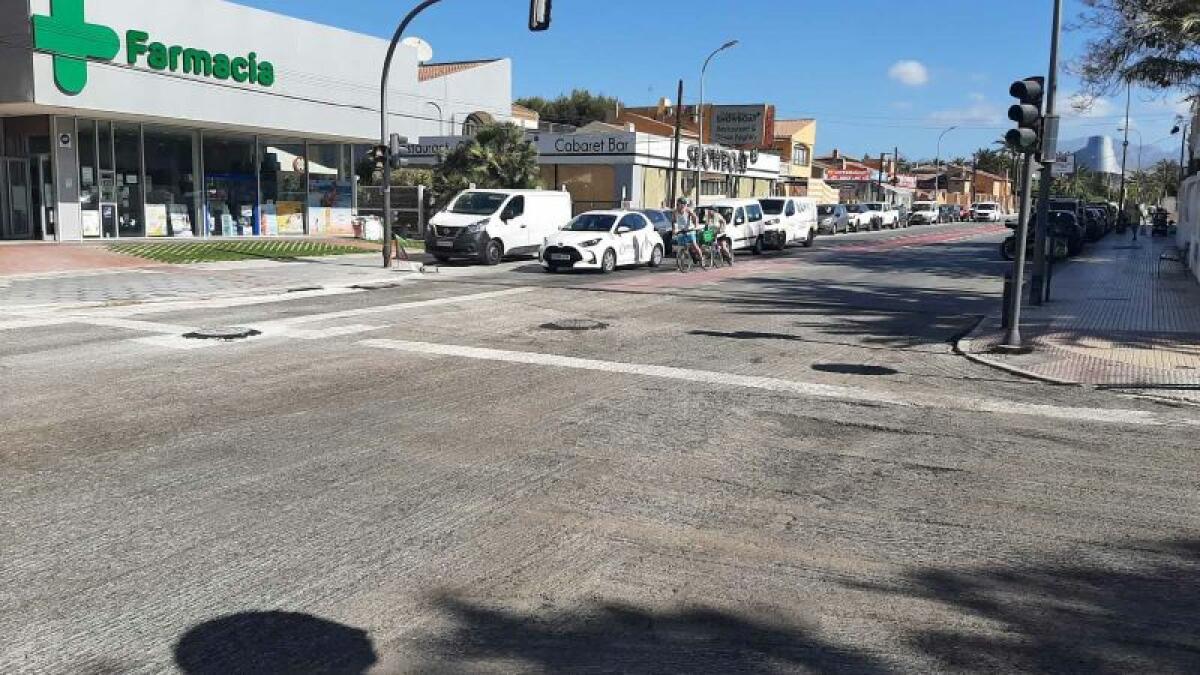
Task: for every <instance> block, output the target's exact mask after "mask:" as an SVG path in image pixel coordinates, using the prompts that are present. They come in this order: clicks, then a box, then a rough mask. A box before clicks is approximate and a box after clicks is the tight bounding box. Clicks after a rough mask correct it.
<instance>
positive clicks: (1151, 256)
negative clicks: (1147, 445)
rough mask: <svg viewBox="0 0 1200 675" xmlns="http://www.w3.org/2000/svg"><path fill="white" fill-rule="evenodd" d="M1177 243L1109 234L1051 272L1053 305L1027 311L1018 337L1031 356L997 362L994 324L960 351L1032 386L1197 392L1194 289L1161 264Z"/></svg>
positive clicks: (1176, 268) (1199, 355) (1180, 272)
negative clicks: (1025, 379)
mask: <svg viewBox="0 0 1200 675" xmlns="http://www.w3.org/2000/svg"><path fill="white" fill-rule="evenodd" d="M1173 245H1174V238H1163V237H1160V238H1152V237H1149V236H1143V237H1141V238H1139V240H1138V241H1136V242H1134V241H1133V240H1132V239H1131V238H1130V235H1128V234H1125V235H1116V234H1111V235H1109V236H1108V237H1106V238H1105V239H1104V240H1102V241H1101V242H1098V243H1096V244H1092V245H1091V246H1090V247H1089V250H1088V251H1087V252H1086V253H1085V254H1084V255H1082V256H1080V257H1078V258H1075V259H1073V260H1071V261H1069V262H1067V263H1065V264H1060V265H1059V266H1058V267H1057V268H1056V269H1055V277H1054V281H1053V298H1052V300H1051V302H1049V303H1047V304H1046V305H1044V306H1042V307H1029V306H1026V308H1025V310H1024V315H1023V317H1022V319H1023V320H1022V337H1023V338H1024V339H1025V342H1026V344H1027V345H1028V346H1031V347H1032V348H1033V351H1032V352H1030V353H1028V354H1018V355H1009V354H997V353H995V352H994V351H993V349H994V347H995V346H996V345H997V344H999V343H1000V342H1001V341H1002V339H1003V332H1002V330H1001V328H1000V319H999V317H998V316H990V317H988V318H986V319H985V320H984V321H983V322H982V323H980V325H979V326H978V327H977V328H976V329H975V330H974V331H973V332H972V333H971V334H970V335H968V336H966V337H965V338H963V339H962V340H961V341H960V342H959V345H958V346H959V350H960V351H961V352H962V353H964V354H965V355H967V356H968V357H969V358H972V359H974V360H977V361H981V362H984V363H988V364H989V365H992V366H996V367H998V368H1003V369H1005V370H1009V371H1010V372H1017V373H1020V374H1024V375H1027V376H1030V377H1035V378H1038V379H1043V380H1047V381H1052V382H1059V383H1069V384H1086V385H1098V386H1106V387H1113V388H1129V389H1155V390H1157V391H1170V390H1172V389H1177V390H1178V391H1179V392H1181V395H1182V397H1184V398H1188V399H1195V398H1198V396H1197V389H1200V284H1197V283H1196V280H1195V278H1194V277H1193V276H1191V274H1190V273H1189V272H1188V271H1187V270H1185V269H1184V268H1183V266H1182V265H1181V264H1180V263H1178V262H1172V261H1162V260H1160V257H1161V255H1162V253H1163V252H1164V251H1166V250H1168V249H1169V248H1171V247H1173Z"/></svg>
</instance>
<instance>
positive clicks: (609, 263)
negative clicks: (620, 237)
mask: <svg viewBox="0 0 1200 675" xmlns="http://www.w3.org/2000/svg"><path fill="white" fill-rule="evenodd" d="M615 269H617V252H616V251H614V250H612V249H611V248H610V249H608V250H607V251H605V252H604V257H603V258H602V259H601V260H600V273H601V274H608V273H609V272H612V271H613V270H615Z"/></svg>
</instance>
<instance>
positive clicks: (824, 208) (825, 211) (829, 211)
mask: <svg viewBox="0 0 1200 675" xmlns="http://www.w3.org/2000/svg"><path fill="white" fill-rule="evenodd" d="M836 211H837V207H836V206H834V205H832V204H822V205H820V206H818V207H817V213H819V214H821V215H823V216H832V215H833V214H834V213H835V212H836Z"/></svg>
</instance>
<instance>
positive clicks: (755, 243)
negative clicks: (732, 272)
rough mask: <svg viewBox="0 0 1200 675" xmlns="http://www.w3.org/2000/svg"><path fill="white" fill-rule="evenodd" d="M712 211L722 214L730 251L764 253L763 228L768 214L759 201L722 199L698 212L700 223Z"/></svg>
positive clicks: (706, 205)
mask: <svg viewBox="0 0 1200 675" xmlns="http://www.w3.org/2000/svg"><path fill="white" fill-rule="evenodd" d="M709 209H712V210H714V211H716V212H717V213H719V214H721V217H722V218H724V219H725V222H726V223H727V226H726V228H725V234H726V237H727V238H728V239H729V246H730V250H733V251H737V250H740V249H750V250H752V251H754V252H755V253H762V252H763V246H764V242H763V236H762V234H763V228H764V227H765V226H766V214H764V213H763V209H762V204H759V203H758V200H757V199H721V200H717V201H715V202H712V203H711V204H705V205H704V206H701V207H700V208H699V209H697V210H696V215H697V216H699V218H700V222H701V223H703V222H704V217H705V215H704V214H705V213H706V212H707V211H708V210H709Z"/></svg>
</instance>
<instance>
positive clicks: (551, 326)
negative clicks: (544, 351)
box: [540, 319, 608, 331]
mask: <svg viewBox="0 0 1200 675" xmlns="http://www.w3.org/2000/svg"><path fill="white" fill-rule="evenodd" d="M540 328H542V329H544V330H568V331H588V330H604V329H605V328H608V324H606V323H603V322H601V321H593V320H591V319H564V320H562V321H554V322H552V323H544V324H542V325H541V326H540Z"/></svg>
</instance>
